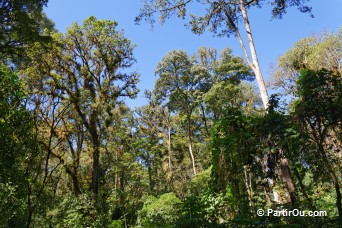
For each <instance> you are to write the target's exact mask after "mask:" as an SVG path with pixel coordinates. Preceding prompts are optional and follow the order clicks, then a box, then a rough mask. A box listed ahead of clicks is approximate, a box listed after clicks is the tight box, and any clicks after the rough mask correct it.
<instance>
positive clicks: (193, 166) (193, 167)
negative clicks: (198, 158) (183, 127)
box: [187, 114, 197, 175]
mask: <svg viewBox="0 0 342 228" xmlns="http://www.w3.org/2000/svg"><path fill="white" fill-rule="evenodd" d="M187 115H188V137H189V153H190V157H191V162H192V169H193V171H194V175H196V174H197V171H196V163H195V156H194V153H193V148H192V134H191V121H190V118H191V117H190V114H187Z"/></svg>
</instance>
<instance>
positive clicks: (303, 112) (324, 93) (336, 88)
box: [295, 69, 342, 221]
mask: <svg viewBox="0 0 342 228" xmlns="http://www.w3.org/2000/svg"><path fill="white" fill-rule="evenodd" d="M298 84H299V86H298V93H299V94H298V95H299V99H298V100H297V101H296V104H295V115H296V117H297V118H298V121H299V122H300V123H301V125H302V128H303V129H304V130H305V132H306V134H307V135H308V136H309V139H310V140H311V141H312V142H313V143H314V144H315V145H316V151H314V154H315V159H314V161H313V162H319V163H320V164H321V165H323V167H324V171H325V172H326V173H327V174H328V175H330V176H331V181H332V183H333V185H334V188H335V191H336V207H337V210H338V214H339V217H340V220H341V221H342V195H341V187H340V181H339V179H340V173H339V172H338V171H337V170H341V157H340V156H339V155H338V153H341V150H342V146H341V139H340V137H339V136H338V135H339V134H341V126H342V125H341V124H342V118H341V113H342V105H341V104H342V79H341V75H335V74H334V73H333V72H332V71H327V70H325V69H322V70H319V71H313V70H302V71H301V75H300V78H299V81H298Z"/></svg>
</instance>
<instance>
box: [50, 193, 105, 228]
mask: <svg viewBox="0 0 342 228" xmlns="http://www.w3.org/2000/svg"><path fill="white" fill-rule="evenodd" d="M47 216H48V218H49V220H50V225H53V226H54V227H70V226H72V227H89V226H92V225H95V224H96V220H97V217H98V216H97V211H96V206H95V201H94V198H93V195H92V194H90V193H84V194H81V195H79V196H75V195H74V194H67V195H65V196H64V197H63V199H62V200H61V202H60V203H59V204H57V205H56V206H55V208H54V209H53V210H51V211H49V212H47Z"/></svg>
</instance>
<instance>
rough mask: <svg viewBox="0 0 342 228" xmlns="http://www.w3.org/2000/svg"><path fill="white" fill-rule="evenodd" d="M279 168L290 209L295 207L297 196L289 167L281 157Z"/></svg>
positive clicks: (286, 161) (285, 159)
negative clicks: (288, 197)
mask: <svg viewBox="0 0 342 228" xmlns="http://www.w3.org/2000/svg"><path fill="white" fill-rule="evenodd" d="M279 168H280V175H281V178H282V180H283V182H284V183H285V185H286V188H285V190H287V192H288V194H289V196H290V201H291V205H292V207H296V206H297V205H296V204H297V198H298V196H297V191H296V186H295V183H294V181H293V178H292V175H291V171H290V167H289V163H288V160H287V158H285V157H282V158H281V159H280V165H279Z"/></svg>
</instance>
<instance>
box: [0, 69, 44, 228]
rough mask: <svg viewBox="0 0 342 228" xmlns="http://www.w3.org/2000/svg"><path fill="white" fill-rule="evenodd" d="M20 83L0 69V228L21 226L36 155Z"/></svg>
mask: <svg viewBox="0 0 342 228" xmlns="http://www.w3.org/2000/svg"><path fill="white" fill-rule="evenodd" d="M25 99H26V94H25V90H24V88H23V84H22V81H21V80H19V78H18V76H17V75H16V74H15V73H14V72H12V71H11V70H9V69H8V68H5V67H1V68H0V145H1V146H0V180H1V184H0V211H1V212H2V213H1V214H0V226H7V225H9V226H24V224H25V222H26V221H25V220H26V216H27V214H26V213H27V211H26V210H27V208H26V197H27V195H26V194H27V192H26V190H27V185H28V184H29V183H28V182H29V181H30V180H29V176H28V175H27V173H28V170H29V168H28V167H27V166H28V164H30V161H31V160H32V158H31V156H36V155H37V153H38V151H37V147H36V144H35V141H34V134H33V116H32V115H31V113H30V112H29V111H28V110H26V108H25V105H24V102H25Z"/></svg>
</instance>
